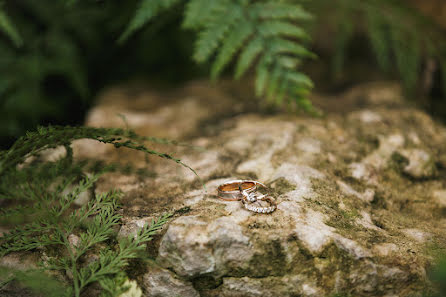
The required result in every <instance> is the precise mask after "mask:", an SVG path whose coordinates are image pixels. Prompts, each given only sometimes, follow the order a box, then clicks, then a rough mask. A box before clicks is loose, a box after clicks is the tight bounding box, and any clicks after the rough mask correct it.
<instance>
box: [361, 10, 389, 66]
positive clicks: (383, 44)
mask: <svg viewBox="0 0 446 297" xmlns="http://www.w3.org/2000/svg"><path fill="white" fill-rule="evenodd" d="M367 23H368V32H369V36H370V42H371V45H372V47H373V51H374V52H375V55H376V58H377V60H378V63H379V65H380V66H381V68H382V69H384V70H388V69H389V68H390V65H391V62H390V54H391V49H390V47H389V44H390V42H389V41H390V40H389V36H388V35H389V34H388V32H387V30H386V23H385V21H384V20H383V19H381V17H380V15H379V14H378V12H376V11H373V10H370V11H367Z"/></svg>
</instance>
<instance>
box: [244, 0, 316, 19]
mask: <svg viewBox="0 0 446 297" xmlns="http://www.w3.org/2000/svg"><path fill="white" fill-rule="evenodd" d="M250 12H251V15H252V16H253V17H255V18H260V19H291V20H300V21H302V20H303V21H308V20H311V19H312V18H313V16H312V15H311V14H310V13H308V12H307V11H305V10H304V9H303V8H302V7H301V6H300V5H294V4H289V3H272V2H269V3H256V4H254V5H253V7H252V9H251V11H250Z"/></svg>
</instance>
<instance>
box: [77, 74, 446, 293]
mask: <svg viewBox="0 0 446 297" xmlns="http://www.w3.org/2000/svg"><path fill="white" fill-rule="evenodd" d="M380 87H382V90H383V91H382V92H381V91H380V90H381V89H377V88H380ZM227 88H228V87H227V86H226V87H219V88H212V87H208V86H206V85H205V84H204V83H200V82H194V83H191V84H190V85H189V86H186V87H184V88H182V89H181V90H179V91H178V93H177V94H176V95H175V96H173V95H172V93H171V94H170V96H171V97H175V98H179V99H181V98H185V99H184V101H182V100H179V101H178V102H180V103H179V104H177V103H176V102H177V101H175V100H174V101H167V102H165V103H162V104H161V103H157V102H164V101H162V100H161V99H162V98H164V96H165V95H164V94H163V93H156V92H150V91H147V92H144V93H143V94H140V96H138V100H137V101H136V102H134V103H132V101H130V100H129V98H128V97H127V96H126V95H125V94H126V92H123V91H120V90H119V89H118V90H114V91H113V90H112V91H110V92H108V93H106V94H105V95H104V97H103V98H102V99H101V100H99V103H98V105H97V106H96V107H95V108H94V109H93V110H92V111H91V112H90V115H89V117H88V119H87V124H90V125H95V126H110V125H111V124H112V125H115V126H119V125H120V124H119V120H118V119H117V118H116V119H115V118H114V113H115V112H116V111H118V110H119V112H120V113H122V114H125V115H126V118H127V121H128V123H129V124H130V126H131V127H133V128H135V129H136V131H137V132H138V133H140V134H143V135H147V136H162V137H166V138H176V139H177V140H179V141H183V142H188V143H190V144H191V145H202V146H204V148H203V149H201V150H197V149H194V148H193V147H187V146H185V147H163V149H167V150H175V152H176V154H175V155H176V156H178V157H181V158H182V159H183V160H184V161H185V162H186V163H187V164H188V165H190V166H191V167H193V168H195V169H196V170H197V172H198V174H199V175H200V176H201V178H202V181H203V182H204V183H205V185H206V190H207V192H206V191H205V190H204V189H203V187H202V184H201V181H198V180H197V179H196V177H195V176H194V175H193V174H191V173H190V172H189V171H187V170H186V169H183V168H181V167H178V166H176V165H175V164H170V163H166V161H163V160H158V159H155V158H152V157H150V158H149V162H148V163H147V162H145V161H144V157H143V156H142V155H139V154H135V153H133V152H128V151H125V150H123V151H116V150H114V148H112V147H108V146H102V145H100V144H99V145H97V144H96V145H95V147H94V148H93V147H91V144H86V145H88V148H87V147H84V146H83V145H84V144H82V143H78V144H77V145H76V146H75V150H74V153H75V156H76V157H78V158H81V157H88V156H90V154H91V155H93V152H91V150H93V151H96V152H97V151H101V152H103V155H102V158H103V159H104V160H105V161H107V162H116V161H120V162H128V163H130V164H133V166H135V167H137V168H147V167H150V170H152V171H153V172H155V173H156V174H155V175H154V176H153V177H145V178H141V177H137V176H135V175H132V174H130V175H126V176H124V175H123V174H119V173H110V174H107V175H106V177H105V178H102V179H101V180H100V181H99V182H98V185H97V187H96V190H97V191H102V190H106V189H109V188H120V189H122V190H123V191H124V193H125V197H124V198H123V204H124V219H125V220H126V221H125V225H124V226H123V227H122V229H121V233H122V234H123V235H128V234H131V232H134V230H135V229H137V228H139V225H140V223H141V222H145V221H147V218H149V217H156V216H158V215H159V214H161V213H163V212H166V211H169V212H173V213H174V214H175V215H174V218H173V220H172V221H171V222H170V223H169V225H168V226H167V228H166V230H165V231H164V232H163V233H162V234H161V235H160V236H159V237H158V238H156V240H154V242H153V244H152V245H151V246H150V247H149V250H150V251H151V253H152V254H153V255H154V256H155V258H156V263H157V265H159V268H158V269H155V270H153V269H152V270H151V269H150V268H149V269H148V271H147V272H146V274H144V276H143V277H142V278H140V279H138V282H139V286H141V288H142V289H143V291H144V292H145V294H146V296H173V295H172V294H170V295H166V294H168V293H167V292H174V293H173V294H179V295H181V294H182V295H181V296H330V295H331V294H335V293H345V294H346V295H347V296H348V294H350V295H351V296H419V294H420V292H422V291H423V289H424V288H425V287H427V286H429V283H428V281H427V277H426V268H427V267H428V266H429V265H431V264H432V261H433V259H432V257H431V255H430V254H429V253H428V252H426V249H427V246H429V245H436V246H440V247H442V248H445V247H446V234H445V231H444V230H446V218H445V216H444V211H442V209H444V208H445V205H446V203H445V195H444V191H445V185H444V182H442V180H444V178H445V176H446V175H445V174H446V173H445V171H444V167H441V166H438V164H440V163H441V162H444V160H445V159H444V155H445V154H446V147H445V146H444V143H446V128H445V127H444V126H442V125H441V124H438V123H436V122H435V121H433V120H432V119H431V118H430V117H429V116H428V115H426V114H425V113H423V112H421V111H419V110H415V109H412V108H408V107H406V106H404V103H403V102H402V101H401V100H400V99H401V94H399V93H398V92H397V91H398V90H399V89H398V88H393V87H392V88H390V87H386V86H385V85H381V86H377V85H374V86H371V87H370V88H373V90H370V89H368V87H367V86H364V87H361V88H357V89H355V91H354V92H355V94H356V95H355V96H357V97H358V98H359V97H361V96H360V95H361V94H362V95H363V97H364V98H373V100H372V99H370V100H369V99H367V100H368V101H367V102H368V106H367V108H364V107H362V108H358V106H361V104H359V103H358V105H357V106H350V107H349V106H345V108H344V110H343V111H342V112H340V111H338V110H336V111H333V112H330V111H328V112H327V114H326V116H325V117H324V118H311V117H308V116H297V115H283V114H282V115H277V114H276V115H274V114H271V115H265V114H256V113H250V112H249V108H247V109H246V111H245V112H240V106H239V105H237V104H235V101H236V99H235V98H233V96H231V95H229V94H231V92H227ZM352 92H353V91H352ZM352 92H347V93H346V94H343V95H342V96H352V95H351V94H352ZM392 92H394V93H392ZM372 93H373V96H372V95H371V94H372ZM380 94H381V95H380ZM383 94H384V95H383ZM383 96H384V97H385V98H384V97H383ZM144 98H146V99H144ZM352 98H353V97H352ZM354 98H356V97H354ZM392 98H396V99H395V100H394V101H392ZM381 99H382V100H381ZM350 102H352V104H354V100H353V99H352V100H350ZM235 106H237V110H235ZM390 107H391V108H390ZM185 111H187V112H185ZM235 113H237V114H238V115H237V116H234V114H235ZM96 146H97V147H96ZM96 152H95V153H96ZM397 155H400V156H402V157H403V158H404V159H407V162H406V161H404V159H402V158H399V159H398V158H395V156H397ZM441 164H442V163H441ZM232 178H251V179H257V180H259V181H261V182H263V183H266V184H267V185H269V186H270V188H271V190H272V194H273V195H274V196H275V197H276V198H277V201H278V209H277V210H276V211H275V212H273V213H272V214H268V215H264V214H254V213H251V212H249V211H247V210H245V209H243V207H242V206H241V204H240V203H239V202H230V201H229V202H228V201H221V200H219V199H218V198H217V197H216V196H215V189H216V187H217V186H218V185H219V184H220V183H222V182H224V181H227V180H230V179H232Z"/></svg>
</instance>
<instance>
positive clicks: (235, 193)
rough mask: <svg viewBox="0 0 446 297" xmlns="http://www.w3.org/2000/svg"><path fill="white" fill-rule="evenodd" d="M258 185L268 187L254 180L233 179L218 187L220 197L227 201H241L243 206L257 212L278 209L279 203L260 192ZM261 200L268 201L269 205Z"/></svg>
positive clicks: (268, 211)
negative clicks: (263, 203)
mask: <svg viewBox="0 0 446 297" xmlns="http://www.w3.org/2000/svg"><path fill="white" fill-rule="evenodd" d="M257 186H261V187H263V188H267V186H265V185H264V184H262V183H261V182H258V181H253V180H232V181H228V182H226V183H224V184H222V185H220V186H219V187H218V189H217V190H218V197H219V198H220V199H223V200H226V201H241V202H242V204H243V206H244V207H245V208H246V209H247V210H250V211H253V212H257V213H271V212H273V211H275V210H276V208H277V204H276V201H275V200H274V198H272V197H270V196H267V195H265V194H258V193H256V191H257ZM259 201H266V202H267V203H268V204H269V206H268V207H263V206H256V204H258V205H260V203H259Z"/></svg>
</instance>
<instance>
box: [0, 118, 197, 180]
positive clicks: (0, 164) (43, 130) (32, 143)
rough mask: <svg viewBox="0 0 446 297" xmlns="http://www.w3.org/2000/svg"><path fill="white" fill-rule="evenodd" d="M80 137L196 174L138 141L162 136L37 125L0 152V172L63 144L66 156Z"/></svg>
mask: <svg viewBox="0 0 446 297" xmlns="http://www.w3.org/2000/svg"><path fill="white" fill-rule="evenodd" d="M82 138H87V139H93V140H97V141H99V142H102V143H109V144H113V145H114V146H115V147H116V148H120V147H126V148H130V149H135V150H139V151H142V152H145V153H147V154H150V155H156V156H159V157H161V158H166V159H170V160H172V161H174V162H176V163H178V164H181V165H183V166H185V167H187V168H189V169H190V170H191V171H192V172H194V174H195V175H197V174H196V172H195V171H194V170H193V169H192V168H190V167H189V166H187V165H186V164H184V163H182V162H181V160H179V159H176V158H174V157H172V156H171V155H168V154H164V153H159V152H157V151H154V150H151V149H148V148H147V147H145V146H144V144H142V141H145V140H148V141H153V142H157V143H166V142H167V141H166V140H165V139H157V138H153V137H141V136H139V135H137V134H135V133H134V132H133V131H131V130H126V129H110V128H93V127H69V126H67V127H62V126H49V127H39V128H38V130H37V131H36V132H28V133H26V135H25V136H22V137H20V138H19V139H18V140H17V141H16V142H15V143H14V145H13V146H12V147H11V148H10V149H8V150H5V151H0V175H1V174H2V173H4V171H6V170H8V169H12V168H14V167H15V166H16V165H18V164H20V163H22V162H23V161H24V160H25V159H26V158H27V157H32V156H36V155H37V154H39V153H40V152H42V151H43V150H45V149H48V148H55V147H57V146H60V145H63V146H65V148H66V150H67V155H68V157H69V158H70V156H71V149H70V147H69V145H70V143H71V142H72V141H73V140H76V139H82Z"/></svg>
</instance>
